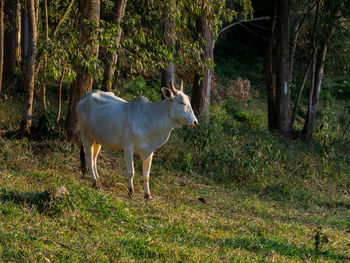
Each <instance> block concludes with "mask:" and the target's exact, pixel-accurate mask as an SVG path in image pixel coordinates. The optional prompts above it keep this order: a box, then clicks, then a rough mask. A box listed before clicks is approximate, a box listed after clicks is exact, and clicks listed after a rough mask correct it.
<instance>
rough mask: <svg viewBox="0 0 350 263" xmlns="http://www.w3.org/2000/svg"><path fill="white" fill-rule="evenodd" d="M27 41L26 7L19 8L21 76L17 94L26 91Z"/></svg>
mask: <svg viewBox="0 0 350 263" xmlns="http://www.w3.org/2000/svg"><path fill="white" fill-rule="evenodd" d="M28 41H29V25H28V10H27V7H26V6H22V7H21V35H20V43H21V75H20V80H19V85H17V91H18V92H25V91H26V80H25V76H26V68H27V62H26V60H27V59H28Z"/></svg>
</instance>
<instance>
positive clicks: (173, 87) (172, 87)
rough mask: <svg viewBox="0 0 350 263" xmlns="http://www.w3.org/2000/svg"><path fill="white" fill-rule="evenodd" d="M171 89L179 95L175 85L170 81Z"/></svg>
mask: <svg viewBox="0 0 350 263" xmlns="http://www.w3.org/2000/svg"><path fill="white" fill-rule="evenodd" d="M170 88H171V91H172V92H173V93H174V94H177V90H176V88H175V86H174V83H173V82H172V81H170Z"/></svg>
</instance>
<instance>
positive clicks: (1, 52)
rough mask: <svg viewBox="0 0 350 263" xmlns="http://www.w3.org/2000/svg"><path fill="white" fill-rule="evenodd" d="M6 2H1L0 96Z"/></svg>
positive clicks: (2, 0)
mask: <svg viewBox="0 0 350 263" xmlns="http://www.w3.org/2000/svg"><path fill="white" fill-rule="evenodd" d="M4 2H5V0H0V94H1V87H2V75H3V68H4V4H5V3H4Z"/></svg>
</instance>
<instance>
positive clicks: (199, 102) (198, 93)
mask: <svg viewBox="0 0 350 263" xmlns="http://www.w3.org/2000/svg"><path fill="white" fill-rule="evenodd" d="M197 32H200V34H201V38H202V40H204V41H203V44H202V50H203V51H202V54H201V60H202V63H203V64H205V63H206V61H211V62H213V63H214V55H213V53H214V38H213V31H212V28H211V27H210V25H209V21H207V19H206V18H205V17H201V18H199V19H198V21H197ZM212 76H213V70H212V68H208V69H205V71H204V72H203V73H202V72H201V73H199V72H197V73H195V76H194V82H193V91H192V99H191V104H192V108H193V110H194V112H195V113H196V114H197V116H198V117H199V118H200V119H201V120H204V121H207V120H208V119H209V105H210V91H211V85H212Z"/></svg>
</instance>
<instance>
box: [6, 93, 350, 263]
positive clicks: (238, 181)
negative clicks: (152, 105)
mask: <svg viewBox="0 0 350 263" xmlns="http://www.w3.org/2000/svg"><path fill="white" fill-rule="evenodd" d="M16 101H18V100H17V99H16V98H12V99H10V100H8V101H7V102H6V104H5V106H4V107H2V106H1V107H0V117H1V120H0V129H1V130H0V133H1V134H0V261H2V262H350V213H349V211H350V194H349V191H350V182H349V171H350V169H349V167H350V164H349V161H347V160H348V159H349V155H348V154H347V146H346V145H345V146H344V144H335V143H334V140H333V138H332V136H333V135H334V134H335V133H334V132H333V133H332V132H331V131H330V130H329V131H328V132H327V134H328V135H327V136H326V135H325V134H323V133H322V131H319V132H317V133H316V135H315V139H314V141H313V142H311V143H310V142H303V141H301V140H287V139H283V138H280V137H278V136H277V135H274V134H272V135H271V134H270V133H268V132H267V131H266V119H265V117H264V113H263V112H262V110H261V109H262V108H263V107H260V108H259V107H258V106H254V105H251V104H250V106H249V107H247V108H243V109H241V108H238V109H237V108H234V109H233V108H232V105H231V104H230V103H229V102H227V103H226V104H222V105H218V106H215V107H213V109H212V118H213V119H212V122H213V123H215V125H212V126H211V128H210V129H209V131H207V129H202V130H201V129H200V128H199V129H198V130H196V131H195V130H190V131H189V130H187V129H182V130H177V131H175V132H173V134H172V136H171V138H170V141H169V142H168V143H167V144H166V145H164V146H163V147H162V148H161V149H160V150H158V151H157V152H156V155H155V157H154V162H153V166H152V169H151V179H150V182H151V192H152V195H153V197H155V198H154V200H153V201H151V202H148V201H145V200H144V199H143V189H142V185H143V184H142V176H141V162H140V161H139V160H137V161H136V176H135V198H134V199H131V198H130V197H129V196H128V193H127V191H126V190H125V188H124V186H123V185H122V184H126V183H127V178H126V175H125V168H124V161H123V158H122V153H121V152H115V153H113V152H110V151H107V150H102V153H101V154H100V157H99V160H98V165H99V167H98V169H99V172H100V175H101V178H102V179H101V180H102V185H103V189H102V190H101V191H98V190H96V189H94V188H92V187H91V185H92V183H91V180H90V178H88V177H85V178H83V177H82V175H81V172H80V169H79V152H78V148H79V147H78V146H76V145H74V144H71V143H69V142H67V141H66V140H65V139H64V138H62V137H60V136H58V137H56V138H54V139H52V140H46V139H43V140H28V139H26V138H15V137H13V138H12V139H11V138H9V137H11V136H10V135H11V133H9V131H15V130H16V129H18V124H19V122H20V110H19V109H21V106H20V103H18V102H16ZM329 129H331V128H329ZM203 130H204V131H203ZM6 132H7V133H6ZM191 134H192V135H196V136H198V137H196V136H192V135H191ZM332 134H333V135H332ZM205 136H207V137H208V138H211V139H210V140H207V141H205V143H204V142H203V137H205ZM334 136H335V135H334ZM58 186H65V187H66V189H67V190H68V192H69V194H68V195H66V196H65V197H62V198H59V199H48V198H47V195H46V192H45V191H46V190H47V189H53V190H52V191H54V189H56V187H58Z"/></svg>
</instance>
